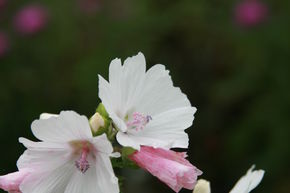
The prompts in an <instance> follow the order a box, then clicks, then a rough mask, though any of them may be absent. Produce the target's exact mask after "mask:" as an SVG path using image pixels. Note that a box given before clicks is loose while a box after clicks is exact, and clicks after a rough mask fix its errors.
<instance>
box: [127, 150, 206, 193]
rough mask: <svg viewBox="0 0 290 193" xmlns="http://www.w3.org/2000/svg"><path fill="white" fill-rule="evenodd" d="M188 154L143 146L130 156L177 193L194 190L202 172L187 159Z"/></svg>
mask: <svg viewBox="0 0 290 193" xmlns="http://www.w3.org/2000/svg"><path fill="white" fill-rule="evenodd" d="M185 157H186V153H178V152H174V151H171V150H165V149H161V148H153V147H148V146H142V147H141V149H140V151H136V152H135V153H133V154H132V155H130V156H129V158H130V159H131V160H133V161H134V162H136V164H137V165H139V166H140V167H141V168H143V169H145V170H147V171H149V172H150V173H151V174H152V175H153V176H156V177H157V178H158V179H159V180H161V181H162V182H164V183H165V184H167V185H168V186H169V187H170V188H171V189H173V190H174V191H175V192H179V191H180V190H181V189H182V188H186V189H189V190H192V189H193V188H194V186H195V184H196V181H197V176H199V175H201V174H202V172H201V171H200V170H199V169H197V168H196V167H195V166H193V165H192V164H191V163H190V162H189V161H187V160H186V159H185Z"/></svg>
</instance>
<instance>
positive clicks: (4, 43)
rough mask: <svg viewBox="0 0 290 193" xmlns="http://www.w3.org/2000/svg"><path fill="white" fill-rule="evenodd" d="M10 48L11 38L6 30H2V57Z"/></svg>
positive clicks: (0, 46) (0, 52)
mask: <svg viewBox="0 0 290 193" xmlns="http://www.w3.org/2000/svg"><path fill="white" fill-rule="evenodd" d="M8 50H9V39H8V37H7V35H6V34H5V33H4V32H1V31H0V57H2V56H4V55H5V54H6V53H7V52H8Z"/></svg>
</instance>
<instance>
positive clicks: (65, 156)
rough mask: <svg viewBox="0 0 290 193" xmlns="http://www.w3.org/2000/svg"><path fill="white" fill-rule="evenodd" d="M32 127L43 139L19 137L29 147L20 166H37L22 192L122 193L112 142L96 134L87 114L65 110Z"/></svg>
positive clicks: (22, 185)
mask: <svg viewBox="0 0 290 193" xmlns="http://www.w3.org/2000/svg"><path fill="white" fill-rule="evenodd" d="M31 127H32V132H33V134H34V135H35V137H37V138H38V139H39V140H41V142H33V141H30V140H28V139H25V138H20V139H19V141H20V142H21V143H23V144H24V146H25V147H26V148H27V150H26V151H25V152H24V154H23V155H22V156H21V157H20V158H19V160H18V163H17V166H18V168H19V170H20V171H21V170H22V169H25V168H33V172H31V173H30V174H29V175H27V176H26V177H25V179H24V180H23V181H22V182H21V184H20V187H19V189H20V190H21V192H22V193H47V192H53V193H80V192H85V193H96V192H98V193H108V192H110V193H119V186H118V179H117V178H116V177H115V174H114V172H113V168H112V165H111V162H110V157H109V156H111V154H112V152H113V148H112V145H111V143H110V142H109V141H108V139H107V137H106V135H105V134H103V135H101V136H97V137H93V135H92V132H91V129H90V125H89V121H88V119H87V118H86V117H85V116H81V115H79V114H77V113H75V112H73V111H63V112H61V113H60V114H59V115H58V116H47V117H45V119H40V120H36V121H34V122H33V123H32V126H31Z"/></svg>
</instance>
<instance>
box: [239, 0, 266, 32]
mask: <svg viewBox="0 0 290 193" xmlns="http://www.w3.org/2000/svg"><path fill="white" fill-rule="evenodd" d="M267 15H268V7H267V6H266V4H264V3H263V2H261V1H259V0H245V1H243V2H241V3H239V4H238V5H237V6H236V7H235V20H236V22H237V23H238V24H239V25H241V26H243V27H252V26H256V25H258V24H260V23H262V22H264V21H265V20H266V17H267Z"/></svg>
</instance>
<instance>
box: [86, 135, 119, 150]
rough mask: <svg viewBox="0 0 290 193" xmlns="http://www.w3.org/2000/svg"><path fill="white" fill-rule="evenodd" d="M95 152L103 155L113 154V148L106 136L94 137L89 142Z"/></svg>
mask: <svg viewBox="0 0 290 193" xmlns="http://www.w3.org/2000/svg"><path fill="white" fill-rule="evenodd" d="M90 141H91V143H92V144H93V145H94V147H95V149H96V151H97V152H101V153H105V154H107V155H109V154H111V153H112V152H113V147H112V144H111V143H110V141H109V140H108V138H107V135H106V134H102V135H100V136H96V137H94V138H93V139H91V140H90Z"/></svg>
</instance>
